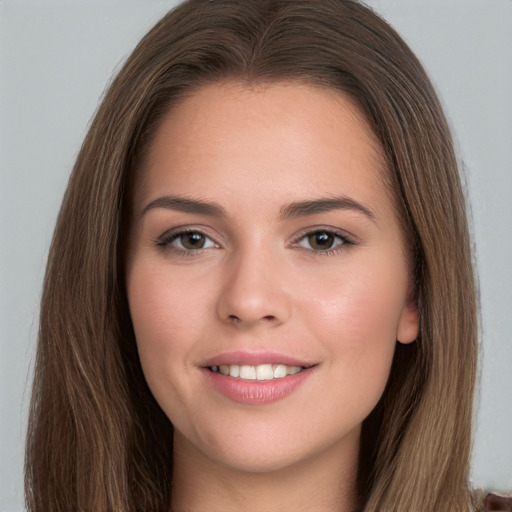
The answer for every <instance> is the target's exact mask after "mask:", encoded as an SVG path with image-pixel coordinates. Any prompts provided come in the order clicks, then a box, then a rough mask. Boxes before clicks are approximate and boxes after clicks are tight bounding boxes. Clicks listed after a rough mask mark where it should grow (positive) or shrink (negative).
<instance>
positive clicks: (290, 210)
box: [281, 196, 376, 222]
mask: <svg viewBox="0 0 512 512" xmlns="http://www.w3.org/2000/svg"><path fill="white" fill-rule="evenodd" d="M332 210H353V211H356V212H359V213H362V214H363V215H365V216H366V217H368V218H369V219H370V220H372V221H374V222H375V220H376V216H375V213H374V212H373V211H372V210H371V209H370V208H368V207H367V206H365V205H363V204H362V203H360V202H358V201H355V200H354V199H351V198H350V197H346V196H335V197H327V198H321V199H315V200H312V201H298V202H294V203H291V204H289V205H287V206H285V207H283V208H282V209H281V217H282V218H283V219H290V218H295V217H304V216H307V215H315V214H317V213H324V212H329V211H332Z"/></svg>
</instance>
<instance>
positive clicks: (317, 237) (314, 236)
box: [299, 231, 347, 252]
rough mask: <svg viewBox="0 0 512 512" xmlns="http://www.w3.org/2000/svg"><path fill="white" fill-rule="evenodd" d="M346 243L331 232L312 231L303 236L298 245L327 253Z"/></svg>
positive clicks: (339, 236)
mask: <svg viewBox="0 0 512 512" xmlns="http://www.w3.org/2000/svg"><path fill="white" fill-rule="evenodd" d="M344 243H347V240H345V239H344V238H343V237H342V236H341V235H338V234H337V233H333V232H331V231H313V232H311V233H309V234H307V235H306V236H304V237H303V238H302V239H301V240H300V242H299V245H301V246H302V247H304V248H305V249H310V250H313V251H318V252H321V251H329V250H330V249H336V248H337V247H338V246H341V245H343V244H344Z"/></svg>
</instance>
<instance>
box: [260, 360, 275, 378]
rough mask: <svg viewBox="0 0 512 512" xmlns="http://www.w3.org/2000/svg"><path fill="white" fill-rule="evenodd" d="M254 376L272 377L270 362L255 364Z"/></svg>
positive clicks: (272, 371)
mask: <svg viewBox="0 0 512 512" xmlns="http://www.w3.org/2000/svg"><path fill="white" fill-rule="evenodd" d="M256 378H257V379H258V380H270V379H273V378H274V370H272V365H271V364H260V365H258V366H256Z"/></svg>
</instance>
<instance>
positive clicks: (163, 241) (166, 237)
mask: <svg viewBox="0 0 512 512" xmlns="http://www.w3.org/2000/svg"><path fill="white" fill-rule="evenodd" d="M187 233H199V234H201V235H202V236H204V237H205V238H207V239H209V240H211V241H212V242H213V244H214V246H213V247H200V248H198V249H185V248H184V249H180V248H178V247H175V246H173V245H172V242H173V241H174V240H176V239H177V238H179V237H180V236H181V235H184V234H187ZM154 243H155V245H156V246H157V247H160V248H161V249H165V250H168V251H172V252H175V253H177V254H179V255H197V254H200V253H202V252H204V251H208V250H210V249H216V248H219V247H221V245H220V244H219V243H218V242H217V240H216V239H215V237H213V236H212V235H211V234H209V233H208V230H207V229H206V228H205V227H203V226H193V225H192V226H189V225H186V226H178V227H175V228H171V229H169V230H167V231H165V232H164V233H163V234H161V235H160V236H159V237H157V238H156V240H155V242H154Z"/></svg>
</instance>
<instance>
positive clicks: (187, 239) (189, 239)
mask: <svg viewBox="0 0 512 512" xmlns="http://www.w3.org/2000/svg"><path fill="white" fill-rule="evenodd" d="M181 243H182V244H183V247H185V248H186V249H201V247H203V245H204V236H203V235H201V233H187V234H185V235H183V236H182V239H181Z"/></svg>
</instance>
